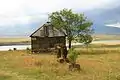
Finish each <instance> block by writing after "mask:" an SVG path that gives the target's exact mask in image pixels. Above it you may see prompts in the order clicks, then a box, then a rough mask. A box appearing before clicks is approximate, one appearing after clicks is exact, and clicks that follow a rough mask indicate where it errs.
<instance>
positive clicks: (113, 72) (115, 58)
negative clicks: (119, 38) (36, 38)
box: [0, 45, 120, 80]
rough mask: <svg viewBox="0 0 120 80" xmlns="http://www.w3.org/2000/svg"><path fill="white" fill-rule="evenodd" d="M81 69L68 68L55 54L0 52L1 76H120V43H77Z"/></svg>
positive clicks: (104, 79) (23, 79)
mask: <svg viewBox="0 0 120 80" xmlns="http://www.w3.org/2000/svg"><path fill="white" fill-rule="evenodd" d="M76 50H77V51H78V52H79V53H80V55H79V57H78V59H77V63H79V64H80V65H81V69H82V70H81V71H80V72H78V71H73V72H72V71H69V70H68V64H66V63H64V64H60V63H58V62H57V61H56V55H55V54H43V53H41V54H29V52H27V51H1V52H0V80H120V45H116V46H105V45H104V46H103V45H102V46H98V45H96V46H95V45H92V46H89V48H84V47H78V48H76Z"/></svg>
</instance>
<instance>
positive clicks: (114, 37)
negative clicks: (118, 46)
mask: <svg viewBox="0 0 120 80" xmlns="http://www.w3.org/2000/svg"><path fill="white" fill-rule="evenodd" d="M92 36H93V39H94V40H96V41H99V40H120V37H119V35H112V34H111V35H108V34H94V35H92Z"/></svg>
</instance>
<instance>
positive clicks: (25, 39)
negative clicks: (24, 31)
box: [0, 37, 30, 43]
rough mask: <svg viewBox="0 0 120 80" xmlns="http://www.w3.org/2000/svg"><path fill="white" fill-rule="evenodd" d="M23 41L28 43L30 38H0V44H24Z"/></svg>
mask: <svg viewBox="0 0 120 80" xmlns="http://www.w3.org/2000/svg"><path fill="white" fill-rule="evenodd" d="M25 41H30V38H28V37H24V38H23V37H22V38H21V37H20V38H18V37H15V38H9V37H8V38H7V37H6V38H0V43H8V42H25Z"/></svg>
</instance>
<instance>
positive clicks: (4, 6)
mask: <svg viewBox="0 0 120 80" xmlns="http://www.w3.org/2000/svg"><path fill="white" fill-rule="evenodd" d="M117 1H118V0H111V1H110V0H0V26H1V27H5V26H9V25H10V26H15V25H16V24H29V23H31V22H34V21H38V20H39V21H40V20H44V21H47V17H48V14H49V13H51V12H53V11H56V10H60V9H63V8H69V9H73V10H74V11H77V10H90V9H94V8H105V9H106V8H110V7H109V6H110V5H113V3H116V2H117ZM116 5H117V4H116ZM114 6H115V5H114Z"/></svg>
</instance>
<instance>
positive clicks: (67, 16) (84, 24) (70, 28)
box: [49, 9, 93, 48]
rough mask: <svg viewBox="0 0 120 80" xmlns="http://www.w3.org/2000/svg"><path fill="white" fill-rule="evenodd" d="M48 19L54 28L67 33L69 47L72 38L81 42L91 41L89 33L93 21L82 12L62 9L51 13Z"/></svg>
mask: <svg viewBox="0 0 120 80" xmlns="http://www.w3.org/2000/svg"><path fill="white" fill-rule="evenodd" d="M49 19H50V22H51V24H52V25H53V26H54V27H55V28H57V29H59V30H60V31H62V32H63V33H64V34H66V35H67V39H68V43H69V48H71V42H72V40H77V41H79V42H81V43H89V42H91V40H92V39H91V37H90V36H91V35H90V34H91V32H92V27H91V25H92V24H93V23H92V22H91V21H90V20H88V19H87V17H85V16H84V14H78V13H74V12H73V11H72V10H71V9H63V10H60V11H56V12H53V13H51V14H50V15H49ZM88 36H89V37H88Z"/></svg>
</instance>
